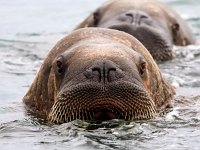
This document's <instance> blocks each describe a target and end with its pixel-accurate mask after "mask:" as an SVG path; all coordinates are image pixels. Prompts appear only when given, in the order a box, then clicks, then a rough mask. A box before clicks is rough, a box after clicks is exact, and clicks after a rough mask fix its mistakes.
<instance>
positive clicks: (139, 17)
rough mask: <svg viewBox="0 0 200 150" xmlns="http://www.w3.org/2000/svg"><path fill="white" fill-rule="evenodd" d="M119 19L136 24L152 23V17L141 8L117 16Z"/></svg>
mask: <svg viewBox="0 0 200 150" xmlns="http://www.w3.org/2000/svg"><path fill="white" fill-rule="evenodd" d="M117 19H118V20H119V21H122V22H127V23H131V24H135V25H141V24H147V25H148V24H150V23H151V22H152V18H151V17H150V16H149V15H148V14H147V13H145V12H143V11H139V10H132V11H128V12H126V13H124V14H122V15H120V16H119V17H118V18H117Z"/></svg>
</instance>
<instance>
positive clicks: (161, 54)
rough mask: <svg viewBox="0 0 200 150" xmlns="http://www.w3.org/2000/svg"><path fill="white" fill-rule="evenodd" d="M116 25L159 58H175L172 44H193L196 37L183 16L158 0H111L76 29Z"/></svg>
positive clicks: (156, 58) (113, 26) (112, 26)
mask: <svg viewBox="0 0 200 150" xmlns="http://www.w3.org/2000/svg"><path fill="white" fill-rule="evenodd" d="M84 27H102V28H110V29H116V30H120V31H124V32H126V33H129V34H131V35H132V36H134V37H135V38H137V39H138V40H139V41H140V42H141V43H142V44H143V45H144V46H145V47H146V48H147V49H148V50H149V52H150V53H151V55H152V56H153V58H154V59H155V60H158V61H163V60H169V59H172V58H173V53H172V47H173V44H175V45H181V46H185V45H188V44H194V43H195V38H194V36H193V34H192V33H191V31H190V29H189V28H188V26H187V24H186V23H185V22H184V21H183V20H182V18H181V17H180V16H179V15H178V14H177V13H176V12H174V11H173V10H172V9H171V8H169V7H168V6H167V5H165V4H163V3H162V2H160V1H157V0H109V1H108V2H106V3H105V4H104V5H102V6H101V7H99V8H98V9H97V10H96V11H95V12H94V13H92V14H91V15H90V16H89V17H88V18H86V19H85V20H84V21H83V22H82V23H81V24H80V25H79V26H78V27H77V28H76V29H78V28H84Z"/></svg>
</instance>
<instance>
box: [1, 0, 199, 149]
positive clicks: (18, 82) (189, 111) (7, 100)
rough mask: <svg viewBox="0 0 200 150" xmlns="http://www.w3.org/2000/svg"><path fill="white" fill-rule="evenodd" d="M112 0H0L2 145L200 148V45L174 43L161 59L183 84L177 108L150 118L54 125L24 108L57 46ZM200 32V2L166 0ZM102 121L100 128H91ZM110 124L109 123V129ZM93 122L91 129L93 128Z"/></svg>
mask: <svg viewBox="0 0 200 150" xmlns="http://www.w3.org/2000/svg"><path fill="white" fill-rule="evenodd" d="M104 1H105V0H95V1H91V0H84V1H83V0H59V1H53V0H43V1H40V0H15V1H9V0H0V18H1V19H0V149H1V150H18V149H20V150H23V149H26V150H27V149H30V150H35V149H37V150H40V149H41V150H43V149H49V150H56V149H59V150H62V149H65V150H66V149H69V150H73V149H74V150H80V149H83V150H85V149H87V150H93V149H106V150H114V149H120V150H121V149H125V150H126V149H127V150H132V149H159V150H172V149H174V150H178V149H180V150H188V149H191V150H199V149H200V144H199V142H200V45H198V44H197V45H191V46H187V47H174V53H175V56H176V58H175V59H174V60H172V61H168V62H165V63H162V64H159V67H160V69H161V71H162V73H163V74H164V75H165V76H166V78H167V79H168V80H169V81H170V82H171V83H172V84H173V85H174V86H176V87H177V96H176V98H175V100H174V109H172V110H169V111H168V112H163V113H161V114H160V116H159V117H158V118H156V119H155V120H150V121H143V122H126V123H125V122H121V121H120V120H113V121H111V122H104V123H102V124H97V125H95V124H91V125H88V124H87V123H85V122H80V121H75V122H72V123H67V124H62V125H55V126H48V125H46V124H43V123H42V122H41V121H39V120H37V118H32V117H31V116H27V115H26V114H25V113H24V107H23V103H22V97H23V95H24V94H25V92H26V91H27V89H28V87H29V86H30V84H31V83H32V81H33V79H34V77H35V74H36V72H37V70H38V69H39V67H40V65H41V63H42V61H43V59H44V57H45V56H46V54H47V53H48V51H49V50H50V48H51V47H52V46H53V45H54V44H55V43H56V42H57V41H58V40H59V39H60V38H62V37H63V36H65V35H66V34H68V33H69V32H70V31H71V30H73V28H74V27H75V26H76V25H77V24H78V23H79V22H80V21H81V20H83V19H84V18H85V17H86V16H87V15H88V14H89V13H90V12H92V11H93V10H94V9H95V8H96V7H98V6H99V5H100V4H101V3H103V2H104ZM165 2H167V3H168V4H169V5H171V6H172V7H173V8H174V9H175V10H176V11H178V12H179V13H180V14H181V16H182V17H183V18H184V19H185V20H186V21H187V22H188V23H189V25H190V26H191V28H192V30H193V32H194V33H195V35H196V37H197V39H199V38H200V1H199V0H166V1H165ZM94 127H95V128H96V127H98V128H99V129H97V130H88V129H92V128H94ZM109 127H110V128H109ZM86 128H87V130H86Z"/></svg>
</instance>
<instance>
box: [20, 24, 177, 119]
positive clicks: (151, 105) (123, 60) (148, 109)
mask: <svg viewBox="0 0 200 150" xmlns="http://www.w3.org/2000/svg"><path fill="white" fill-rule="evenodd" d="M173 95H174V89H173V87H171V85H170V84H169V83H168V82H167V81H165V79H164V78H163V77H162V75H161V74H160V72H159V69H158V67H157V65H156V63H155V62H154V60H153V58H152V57H151V55H150V54H149V52H148V51H147V50H146V48H145V47H144V46H143V45H142V44H141V43H140V42H139V41H138V40H136V39H135V38H133V37H132V36H130V35H128V34H126V33H124V32H121V31H116V30H110V29H100V28H85V29H80V30H77V31H75V32H73V33H71V34H70V35H69V36H67V37H65V38H63V39H62V40H61V41H59V42H58V43H57V44H56V45H55V46H54V48H53V49H52V50H51V51H50V52H49V54H48V56H47V58H46V59H45V60H44V63H43V64H42V66H41V68H40V71H39V72H38V74H37V76H36V78H35V80H34V82H33V83H32V85H31V87H30V89H29V91H28V92H27V93H26V95H25V96H24V98H23V101H24V103H25V105H26V108H27V110H28V111H29V112H32V113H34V114H36V115H39V116H42V117H44V118H48V120H49V121H50V122H54V123H64V122H69V121H72V120H75V119H82V120H109V119H124V120H138V119H150V118H154V117H156V114H157V112H158V111H159V110H160V109H164V108H166V107H170V106H171V102H170V101H171V99H172V97H173Z"/></svg>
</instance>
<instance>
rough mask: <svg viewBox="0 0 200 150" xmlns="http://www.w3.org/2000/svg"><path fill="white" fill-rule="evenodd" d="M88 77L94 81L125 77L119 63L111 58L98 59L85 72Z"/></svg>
mask: <svg viewBox="0 0 200 150" xmlns="http://www.w3.org/2000/svg"><path fill="white" fill-rule="evenodd" d="M84 75H85V76H86V78H87V79H89V80H91V81H94V82H101V83H104V84H105V83H109V82H113V81H116V80H117V79H119V78H122V77H123V72H122V70H121V69H119V67H118V66H117V64H115V63H114V62H112V61H110V60H101V61H97V62H96V63H94V65H92V66H91V67H90V68H89V69H88V70H87V71H86V72H85V73H84Z"/></svg>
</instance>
